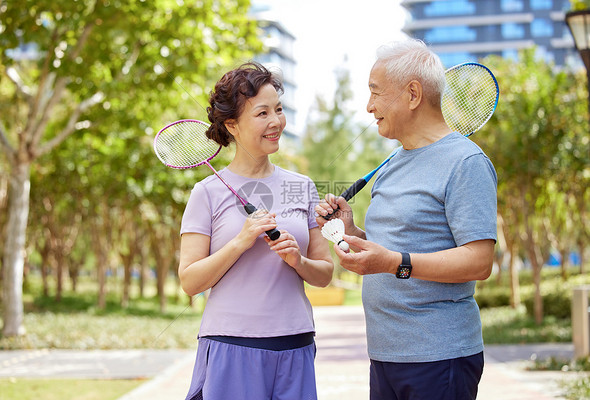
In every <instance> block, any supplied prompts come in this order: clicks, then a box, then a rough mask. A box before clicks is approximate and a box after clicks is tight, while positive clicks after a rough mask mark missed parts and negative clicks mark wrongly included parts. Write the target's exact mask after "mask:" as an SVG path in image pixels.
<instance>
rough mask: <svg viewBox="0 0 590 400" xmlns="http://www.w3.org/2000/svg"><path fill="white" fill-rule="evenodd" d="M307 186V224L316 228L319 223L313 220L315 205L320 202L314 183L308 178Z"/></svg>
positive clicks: (310, 227)
mask: <svg viewBox="0 0 590 400" xmlns="http://www.w3.org/2000/svg"><path fill="white" fill-rule="evenodd" d="M308 186H309V207H308V210H307V226H308V227H309V229H313V228H317V227H318V226H319V225H318V223H317V221H316V220H315V217H316V214H315V206H316V205H318V204H319V202H320V196H319V194H318V190H317V188H316V186H315V183H314V182H313V181H312V180H311V179H309V178H308Z"/></svg>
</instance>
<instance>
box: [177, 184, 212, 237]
mask: <svg viewBox="0 0 590 400" xmlns="http://www.w3.org/2000/svg"><path fill="white" fill-rule="evenodd" d="M211 226H212V224H211V199H210V197H209V193H208V192H207V189H206V188H205V185H203V184H202V183H201V182H198V183H197V184H195V186H194V187H193V190H192V191H191V194H190V197H189V199H188V202H187V204H186V208H185V210H184V214H183V215H182V223H181V225H180V234H181V235H182V234H183V233H201V234H203V235H207V236H211V231H212V229H211Z"/></svg>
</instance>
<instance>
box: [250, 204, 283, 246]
mask: <svg viewBox="0 0 590 400" xmlns="http://www.w3.org/2000/svg"><path fill="white" fill-rule="evenodd" d="M244 210H246V212H247V213H248V215H250V214H253V213H255V212H256V211H257V209H256V207H254V205H253V204H251V203H248V204H246V205H245V206H244ZM266 234H267V236H268V237H269V238H270V239H271V240H277V239H278V238H279V237H280V236H281V232H279V230H278V229H277V228H272V229H269V230H268V231H266Z"/></svg>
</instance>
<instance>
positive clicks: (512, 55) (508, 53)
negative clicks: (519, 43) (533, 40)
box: [502, 49, 518, 61]
mask: <svg viewBox="0 0 590 400" xmlns="http://www.w3.org/2000/svg"><path fill="white" fill-rule="evenodd" d="M502 58H505V59H507V60H512V61H516V60H518V50H514V49H506V50H503V51H502Z"/></svg>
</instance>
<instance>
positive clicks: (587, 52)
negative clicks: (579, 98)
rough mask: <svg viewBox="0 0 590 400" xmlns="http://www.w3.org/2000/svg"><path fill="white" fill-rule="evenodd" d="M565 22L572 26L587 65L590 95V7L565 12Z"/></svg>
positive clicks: (589, 102)
mask: <svg viewBox="0 0 590 400" xmlns="http://www.w3.org/2000/svg"><path fill="white" fill-rule="evenodd" d="M565 23H566V24H567V26H568V28H570V31H571V33H572V36H573V37H574V42H575V43H576V49H578V52H579V53H580V57H582V61H584V65H585V66H586V77H587V80H586V84H587V86H588V94H589V96H590V9H587V10H580V11H570V12H568V13H567V14H565ZM588 115H590V100H589V101H588Z"/></svg>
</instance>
